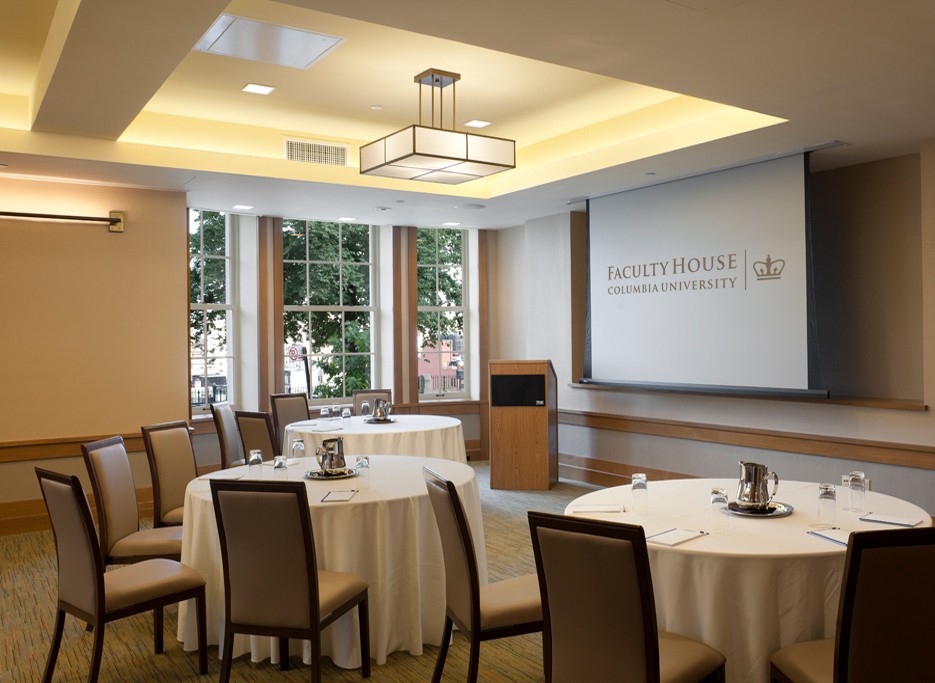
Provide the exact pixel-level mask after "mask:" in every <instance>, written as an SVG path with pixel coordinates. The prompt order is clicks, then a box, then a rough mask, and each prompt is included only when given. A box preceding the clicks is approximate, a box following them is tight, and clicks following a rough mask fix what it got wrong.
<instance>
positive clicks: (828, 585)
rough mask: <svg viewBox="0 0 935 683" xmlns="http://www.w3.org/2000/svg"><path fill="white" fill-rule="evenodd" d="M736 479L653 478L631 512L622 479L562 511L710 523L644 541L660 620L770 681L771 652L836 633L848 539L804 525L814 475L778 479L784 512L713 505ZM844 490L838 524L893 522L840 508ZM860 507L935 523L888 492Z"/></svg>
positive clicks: (809, 518)
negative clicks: (714, 496)
mask: <svg viewBox="0 0 935 683" xmlns="http://www.w3.org/2000/svg"><path fill="white" fill-rule="evenodd" d="M737 484H738V482H737V480H736V479H678V480H671V481H659V482H652V481H651V482H650V483H649V488H648V495H647V503H648V508H647V512H646V513H645V514H636V513H634V512H633V509H634V507H633V498H632V495H631V492H630V487H629V486H617V487H613V488H608V489H603V490H601V491H595V492H593V493H589V494H586V495H584V496H582V497H580V498H578V499H576V500H575V501H573V502H572V503H570V504H569V505H568V507H567V508H566V514H575V515H576V516H585V517H595V518H600V519H608V520H614V521H621V522H626V523H628V524H639V525H641V526H643V528H644V530H645V532H646V536H647V537H649V536H651V535H652V534H654V533H658V532H661V531H665V530H666V529H671V528H678V529H691V530H705V531H708V532H709V535H706V536H701V537H699V538H695V539H693V540H690V541H687V542H685V543H683V544H681V545H678V546H674V547H667V546H661V545H658V544H655V543H652V542H648V543H647V546H648V548H649V560H650V567H651V570H652V578H653V590H654V593H655V598H656V614H657V619H658V624H659V628H660V629H664V630H667V631H673V632H676V633H681V634H683V635H686V636H691V637H693V638H697V639H699V640H701V641H703V642H705V643H707V644H708V645H710V646H712V647H714V648H716V649H718V650H720V651H721V652H722V653H723V654H724V655H725V656H726V657H727V665H726V673H727V680H728V681H730V682H735V681H753V682H756V683H760V682H764V683H765V682H766V681H768V679H769V657H770V655H771V654H772V653H773V652H775V651H776V650H778V649H779V648H781V647H785V646H786V645H790V644H792V643H796V642H799V641H803V640H812V639H816V638H832V637H834V633H835V623H836V620H837V610H838V596H839V592H840V586H841V580H842V574H843V570H844V557H845V551H846V548H845V547H844V546H841V545H837V544H834V543H832V542H831V541H828V540H825V539H822V538H817V537H815V536H813V535H809V534H808V533H807V532H808V531H810V530H816V528H817V526H818V524H819V520H818V518H817V514H818V485H817V484H812V483H805V482H797V481H780V484H779V491H778V493H777V495H776V498H775V500H777V501H781V502H783V503H787V504H789V505H792V506H793V507H794V508H795V510H794V512H793V513H792V514H791V515H789V516H787V517H779V518H775V519H750V518H745V517H735V516H733V515H717V514H716V513H712V510H711V505H710V502H709V501H710V492H711V488H712V487H714V486H719V487H723V488H726V489H727V491H728V495H729V498H730V500H734V499H735V497H736V492H737ZM842 494H846V491H841V490H839V491H838V498H839V499H838V501H837V513H836V514H837V517H836V520H837V521H836V524H837V526H839V527H840V528H842V529H843V530H846V531H858V530H866V529H880V528H895V527H892V526H889V525H883V524H873V523H868V522H861V521H860V520H859V519H858V517H860V516H861V514H863V513H858V512H852V511H846V510H844V509H843V508H844V507H846V505H847V497H846V495H842ZM613 503H616V504H622V505H623V506H624V507H625V510H626V511H625V512H624V513H622V514H621V513H596V512H586V511H578V512H576V506H580V505H586V504H591V505H594V504H613ZM864 507H865V508H866V510H868V511H874V512H878V513H884V514H889V515H895V516H899V517H907V518H908V517H913V518H916V519H920V520H922V525H924V526H929V525H930V524H931V517H930V515H929V514H928V513H926V512H925V511H924V510H922V509H921V508H919V507H917V506H915V505H913V504H911V503H908V502H906V501H903V500H900V499H898V498H894V497H892V496H887V495H883V494H880V493H875V492H868V493H867V497H866V502H865V505H864ZM725 522H726V525H725Z"/></svg>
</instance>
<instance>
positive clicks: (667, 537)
mask: <svg viewBox="0 0 935 683" xmlns="http://www.w3.org/2000/svg"><path fill="white" fill-rule="evenodd" d="M707 535H708V534H707V532H705V531H692V530H691V529H666V530H665V531H660V532H659V533H657V534H653V535H651V536H647V537H646V542H647V543H657V544H658V545H667V546H674V545H680V544H682V543H685V542H686V541H691V540H692V539H695V538H701V537H702V536H707Z"/></svg>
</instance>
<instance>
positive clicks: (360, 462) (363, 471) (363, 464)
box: [354, 455, 372, 491]
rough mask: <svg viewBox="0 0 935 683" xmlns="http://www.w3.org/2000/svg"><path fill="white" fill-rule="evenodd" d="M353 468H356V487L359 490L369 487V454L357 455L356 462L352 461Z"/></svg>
mask: <svg viewBox="0 0 935 683" xmlns="http://www.w3.org/2000/svg"><path fill="white" fill-rule="evenodd" d="M354 469H355V470H357V482H358V485H357V488H359V489H360V490H361V491H363V490H364V489H369V488H370V473H371V471H372V470H371V469H370V456H369V455H358V456H357V462H356V463H354Z"/></svg>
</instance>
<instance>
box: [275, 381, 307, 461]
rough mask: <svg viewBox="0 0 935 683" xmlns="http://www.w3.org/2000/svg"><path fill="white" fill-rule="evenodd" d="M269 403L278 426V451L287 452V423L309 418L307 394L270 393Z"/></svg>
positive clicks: (276, 426)
mask: <svg viewBox="0 0 935 683" xmlns="http://www.w3.org/2000/svg"><path fill="white" fill-rule="evenodd" d="M269 403H270V407H271V408H272V411H273V424H274V426H275V428H276V448H277V449H278V451H277V452H279V453H285V452H286V450H287V449H286V443H285V440H286V425H288V424H292V423H293V422H298V421H299V420H307V419H308V399H306V398H305V394H270V397H269ZM287 455H288V454H287Z"/></svg>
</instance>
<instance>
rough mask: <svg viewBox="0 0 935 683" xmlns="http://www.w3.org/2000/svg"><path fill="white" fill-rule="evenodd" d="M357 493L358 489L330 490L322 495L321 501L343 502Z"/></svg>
mask: <svg viewBox="0 0 935 683" xmlns="http://www.w3.org/2000/svg"><path fill="white" fill-rule="evenodd" d="M355 493H357V489H350V490H347V491H328V493H326V494H325V495H323V496H322V497H321V502H322V503H343V502H345V501H348V500H350V499H351V498H353V497H354V494H355Z"/></svg>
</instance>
